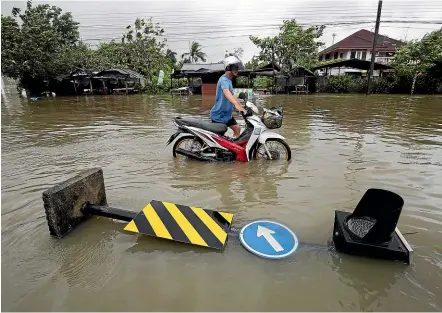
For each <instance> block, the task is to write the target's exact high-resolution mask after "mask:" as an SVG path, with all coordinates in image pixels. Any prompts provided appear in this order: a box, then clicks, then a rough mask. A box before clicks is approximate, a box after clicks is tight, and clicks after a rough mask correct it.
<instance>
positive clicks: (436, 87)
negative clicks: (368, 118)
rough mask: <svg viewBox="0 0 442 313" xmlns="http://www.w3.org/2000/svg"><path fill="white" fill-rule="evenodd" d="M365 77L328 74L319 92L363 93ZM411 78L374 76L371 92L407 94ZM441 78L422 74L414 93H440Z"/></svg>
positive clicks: (365, 88)
mask: <svg viewBox="0 0 442 313" xmlns="http://www.w3.org/2000/svg"><path fill="white" fill-rule="evenodd" d="M367 84H368V82H367V78H366V77H352V76H348V75H344V76H330V77H328V78H326V80H325V84H322V86H319V92H326V93H364V92H366V91H367ZM412 84H413V78H412V77H408V76H398V75H395V74H391V75H388V76H385V77H380V78H374V79H373V80H372V83H371V88H370V89H371V93H405V94H409V93H410V91H411V86H412ZM441 92H442V80H441V79H440V78H436V77H431V76H429V75H423V76H420V77H418V78H417V80H416V84H415V88H414V93H425V94H433V93H441Z"/></svg>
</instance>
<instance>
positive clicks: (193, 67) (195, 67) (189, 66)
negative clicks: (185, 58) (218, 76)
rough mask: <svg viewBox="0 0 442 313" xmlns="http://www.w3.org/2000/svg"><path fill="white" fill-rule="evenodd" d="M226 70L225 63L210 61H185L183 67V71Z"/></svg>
mask: <svg viewBox="0 0 442 313" xmlns="http://www.w3.org/2000/svg"><path fill="white" fill-rule="evenodd" d="M216 71H221V72H222V71H224V64H223V63H208V64H198V63H184V64H183V67H181V72H216Z"/></svg>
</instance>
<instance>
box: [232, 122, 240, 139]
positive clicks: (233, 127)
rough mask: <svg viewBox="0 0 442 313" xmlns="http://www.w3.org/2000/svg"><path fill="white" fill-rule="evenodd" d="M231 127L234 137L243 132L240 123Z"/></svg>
mask: <svg viewBox="0 0 442 313" xmlns="http://www.w3.org/2000/svg"><path fill="white" fill-rule="evenodd" d="M230 128H231V129H232V130H233V137H235V138H237V137H238V136H239V134H240V133H241V126H239V125H232V126H230Z"/></svg>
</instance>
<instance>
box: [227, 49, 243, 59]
mask: <svg viewBox="0 0 442 313" xmlns="http://www.w3.org/2000/svg"><path fill="white" fill-rule="evenodd" d="M243 53H244V49H243V48H234V49H233V52H229V51H228V50H226V54H225V55H224V57H225V58H227V57H228V56H229V55H234V56H236V57H237V58H239V59H241V58H242V55H243Z"/></svg>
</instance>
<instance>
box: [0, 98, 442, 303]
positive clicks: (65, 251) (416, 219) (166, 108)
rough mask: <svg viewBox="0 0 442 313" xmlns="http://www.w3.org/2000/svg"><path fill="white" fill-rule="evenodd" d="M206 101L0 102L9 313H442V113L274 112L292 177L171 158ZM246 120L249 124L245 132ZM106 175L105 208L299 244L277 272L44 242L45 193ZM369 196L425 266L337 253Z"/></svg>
mask: <svg viewBox="0 0 442 313" xmlns="http://www.w3.org/2000/svg"><path fill="white" fill-rule="evenodd" d="M211 102H212V99H201V97H199V96H192V97H189V98H185V97H183V98H181V99H180V98H174V99H171V98H170V97H168V96H155V97H154V96H150V95H135V96H109V97H106V96H95V97H78V98H76V97H73V98H56V99H44V100H43V101H38V102H31V101H30V102H28V101H26V100H20V99H19V98H17V97H16V96H15V95H9V97H8V98H2V107H1V114H2V117H1V122H2V125H1V131H2V138H1V139H2V142H1V143H2V151H1V152H2V155H1V157H2V163H1V165H2V167H1V174H2V203H1V205H2V206H1V218H2V221H1V236H2V254H1V257H2V272H1V274H2V288H1V290H2V309H3V310H11V311H159V310H164V311H178V310H179V311H196V310H197V311H206V310H208V311H215V310H216V311H287V310H290V311H293V310H295V311H297V310H300V311H310V310H315V311H316V310H319V311H359V310H369V311H373V310H377V311H391V310H395V311H440V310H442V296H441V295H442V240H441V239H442V207H441V203H442V98H441V97H440V96H413V97H409V96H406V95H403V96H386V95H382V96H379V95H372V96H370V97H366V96H365V95H309V96H266V97H262V98H259V99H258V100H256V103H257V105H258V106H263V105H265V106H267V107H269V106H271V105H278V104H279V103H280V102H283V103H284V105H285V119H284V124H283V127H282V128H281V129H279V130H278V132H279V133H281V134H282V135H283V136H285V137H286V138H287V142H288V143H289V145H290V146H291V147H292V153H293V154H292V156H293V160H292V162H291V163H289V164H285V165H284V164H269V163H260V162H259V163H258V162H251V163H233V164H201V163H198V162H196V161H185V162H181V161H177V160H174V159H173V157H172V151H171V149H172V147H171V146H167V147H166V146H165V143H166V141H167V139H168V138H169V136H170V135H171V134H172V133H173V132H174V131H175V129H174V126H173V124H172V121H171V120H172V118H173V117H174V116H177V115H186V114H194V115H196V114H202V115H207V114H208V111H209V109H210V107H211ZM238 120H241V118H240V117H238ZM91 167H101V168H102V169H103V171H104V178H105V184H106V192H107V199H108V203H109V205H111V206H114V207H121V208H126V209H130V210H134V211H140V210H141V209H142V208H143V207H144V206H145V205H146V204H147V203H148V202H149V201H150V200H152V199H156V200H167V201H172V202H175V203H179V204H188V205H194V206H202V207H205V208H208V209H218V210H222V211H227V212H231V213H233V214H234V217H233V227H234V228H237V229H238V228H240V227H241V226H242V225H245V224H246V223H247V222H249V221H252V220H255V219H260V218H266V219H272V220H276V221H280V222H283V223H285V224H286V225H287V226H289V227H290V228H291V229H292V230H294V232H295V233H296V234H297V235H298V237H299V240H300V242H301V245H300V247H299V249H298V251H297V252H296V253H295V254H294V255H292V256H291V257H289V258H287V259H283V260H280V261H274V260H267V259H263V258H259V257H257V256H255V255H253V254H251V253H249V252H247V251H246V250H245V249H244V248H243V247H242V246H241V245H240V242H239V240H238V239H237V238H236V237H235V236H233V237H231V238H230V239H229V242H228V244H227V247H226V249H225V250H224V251H223V252H218V251H214V250H211V249H203V248H198V247H194V246H190V245H185V244H179V243H172V242H169V241H165V240H159V239H156V238H152V237H145V236H144V237H143V236H137V235H136V234H134V233H131V232H126V231H124V230H123V227H124V225H125V223H123V222H118V221H114V220H109V219H105V218H92V219H90V220H89V221H87V222H86V223H84V224H83V225H81V226H80V227H78V228H77V229H75V230H74V231H73V232H72V233H70V234H69V235H68V236H67V237H65V238H63V239H54V238H52V237H51V236H50V235H49V231H48V226H47V223H46V218H45V213H44V208H43V202H42V192H43V191H44V190H46V189H47V188H49V187H51V186H52V185H54V184H55V183H57V182H60V181H63V180H65V179H67V178H69V177H71V176H73V175H75V174H77V173H78V172H79V171H81V170H84V169H88V168H91ZM370 187H376V188H386V189H389V190H392V191H394V192H397V193H399V194H400V195H401V196H402V197H403V198H404V200H405V205H404V207H403V210H402V215H401V217H400V220H399V224H398V226H399V229H400V230H401V231H402V233H403V234H405V237H406V238H407V239H408V241H409V242H410V244H411V245H412V247H413V249H414V250H415V255H416V264H415V265H412V266H407V265H405V264H403V263H401V262H390V261H382V260H373V259H369V258H363V257H355V256H349V255H344V254H339V253H336V252H334V251H333V250H332V249H329V248H328V242H329V239H330V238H331V235H332V228H333V218H334V210H336V209H340V210H341V209H343V210H352V209H353V208H354V206H355V205H356V204H357V202H358V201H359V199H360V198H361V197H362V195H363V193H364V192H365V191H366V190H367V189H368V188H370Z"/></svg>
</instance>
